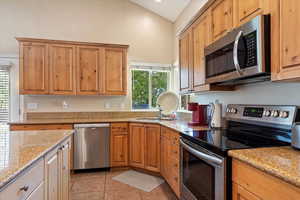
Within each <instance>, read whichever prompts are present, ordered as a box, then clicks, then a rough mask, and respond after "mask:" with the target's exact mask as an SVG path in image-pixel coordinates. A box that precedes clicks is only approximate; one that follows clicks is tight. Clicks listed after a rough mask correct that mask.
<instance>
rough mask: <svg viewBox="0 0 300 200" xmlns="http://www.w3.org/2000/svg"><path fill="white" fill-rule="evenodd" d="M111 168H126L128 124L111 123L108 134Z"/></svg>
mask: <svg viewBox="0 0 300 200" xmlns="http://www.w3.org/2000/svg"><path fill="white" fill-rule="evenodd" d="M110 164H111V167H126V166H128V124H127V123H112V124H111V134H110Z"/></svg>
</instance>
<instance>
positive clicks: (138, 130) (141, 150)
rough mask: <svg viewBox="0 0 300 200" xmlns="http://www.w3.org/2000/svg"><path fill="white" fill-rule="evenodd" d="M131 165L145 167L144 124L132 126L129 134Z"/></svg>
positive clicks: (133, 124)
mask: <svg viewBox="0 0 300 200" xmlns="http://www.w3.org/2000/svg"><path fill="white" fill-rule="evenodd" d="M129 138H130V139H129V149H130V150H129V151H130V153H129V165H130V166H133V167H139V168H144V167H145V127H144V125H143V124H137V123H132V124H130V133H129Z"/></svg>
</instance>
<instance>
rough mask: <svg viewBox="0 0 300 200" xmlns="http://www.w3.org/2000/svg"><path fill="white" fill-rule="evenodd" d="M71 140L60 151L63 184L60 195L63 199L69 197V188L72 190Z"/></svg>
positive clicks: (65, 199) (66, 199)
mask: <svg viewBox="0 0 300 200" xmlns="http://www.w3.org/2000/svg"><path fill="white" fill-rule="evenodd" d="M70 145H71V144H70V142H68V143H66V144H64V145H63V147H62V150H61V151H60V156H61V166H60V169H61V173H60V178H61V181H60V183H61V186H60V191H61V192H60V195H61V200H68V199H69V190H70Z"/></svg>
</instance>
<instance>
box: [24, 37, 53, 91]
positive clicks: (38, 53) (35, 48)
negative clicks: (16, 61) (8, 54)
mask: <svg viewBox="0 0 300 200" xmlns="http://www.w3.org/2000/svg"><path fill="white" fill-rule="evenodd" d="M48 61H49V60H48V44H45V43H40V42H23V43H21V44H20V94H48V93H49V80H48V77H49V65H48Z"/></svg>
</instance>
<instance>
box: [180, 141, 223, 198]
mask: <svg viewBox="0 0 300 200" xmlns="http://www.w3.org/2000/svg"><path fill="white" fill-rule="evenodd" d="M180 144H181V145H180V146H181V191H182V199H184V200H225V197H226V181H225V178H226V177H225V176H226V173H225V170H226V163H225V162H226V159H225V158H223V157H220V156H217V155H215V154H213V153H211V152H209V151H207V150H205V149H203V148H202V147H200V146H198V145H196V144H193V143H190V142H188V141H186V140H185V139H181V140H180Z"/></svg>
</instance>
